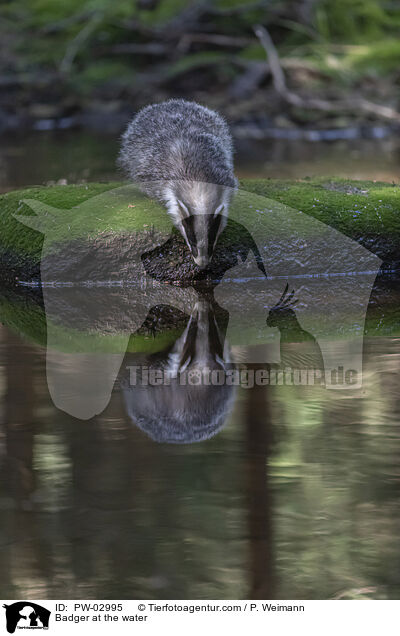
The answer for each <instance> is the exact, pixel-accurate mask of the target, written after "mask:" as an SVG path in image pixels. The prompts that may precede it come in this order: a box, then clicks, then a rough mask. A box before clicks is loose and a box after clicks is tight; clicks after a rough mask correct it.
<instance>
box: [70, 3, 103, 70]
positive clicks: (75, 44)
mask: <svg viewBox="0 0 400 636" xmlns="http://www.w3.org/2000/svg"><path fill="white" fill-rule="evenodd" d="M102 19H103V15H102V14H101V13H95V14H94V15H93V16H92V18H91V20H89V21H88V22H87V23H86V24H85V26H84V27H83V28H82V29H81V30H80V31H79V33H78V34H77V35H76V36H75V37H74V38H73V39H72V40H71V41H70V42H69V44H68V46H67V50H66V51H65V55H64V57H63V59H62V60H61V63H60V67H59V70H60V73H65V74H67V73H69V72H70V71H71V68H72V64H73V62H74V60H75V57H76V56H77V54H78V52H79V49H80V48H81V46H82V44H83V43H84V42H85V40H87V39H88V38H89V37H90V36H91V34H92V33H93V31H94V30H95V29H96V27H97V25H98V24H99V23H100V22H101V21H102Z"/></svg>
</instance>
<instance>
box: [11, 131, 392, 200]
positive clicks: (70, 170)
mask: <svg viewBox="0 0 400 636" xmlns="http://www.w3.org/2000/svg"><path fill="white" fill-rule="evenodd" d="M118 144H119V141H118V135H116V134H115V135H107V136H99V135H95V134H92V133H84V132H67V131H65V132H62V131H57V132H41V133H31V134H29V135H28V136H25V135H24V136H23V135H21V136H19V137H18V138H15V136H14V135H13V136H9V137H2V138H0V192H1V191H5V190H8V189H13V188H18V187H22V186H26V185H40V184H45V183H54V182H57V181H59V180H67V182H68V183H81V182H83V181H97V180H102V181H107V180H112V179H116V180H121V174H119V173H118V172H117V171H116V168H115V157H116V155H117V152H118ZM236 148H237V153H236V159H235V161H236V166H237V172H238V174H239V176H241V177H276V178H282V177H283V178H296V179H297V178H302V177H305V176H313V175H315V176H318V175H320V176H326V175H329V176H343V177H348V178H352V179H377V180H382V181H398V178H399V172H400V140H399V139H398V137H397V136H395V135H393V136H389V137H387V138H385V139H383V140H380V141H377V140H351V141H345V140H339V141H336V142H332V143H313V142H305V141H284V140H264V141H251V140H250V141H246V140H243V139H240V140H237V142H236Z"/></svg>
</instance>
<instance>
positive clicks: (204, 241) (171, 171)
mask: <svg viewBox="0 0 400 636" xmlns="http://www.w3.org/2000/svg"><path fill="white" fill-rule="evenodd" d="M119 164H120V165H121V166H122V167H123V169H124V170H125V171H126V172H127V174H128V175H129V177H130V178H131V179H132V180H133V181H134V182H135V183H137V184H138V185H139V186H140V188H141V189H142V190H143V191H145V192H146V193H147V194H148V195H149V196H151V197H153V198H156V199H158V200H159V201H160V202H162V203H163V204H164V205H165V206H166V208H167V211H168V213H169V214H170V216H171V219H172V221H173V223H174V225H175V226H176V227H177V228H178V229H179V231H180V232H181V234H182V236H183V238H184V239H185V241H186V243H187V245H188V247H189V249H190V251H191V252H192V255H193V258H194V260H195V262H196V263H197V265H199V267H202V268H204V267H206V266H207V264H208V262H209V260H210V258H211V256H212V252H213V250H214V247H215V244H216V242H217V239H218V236H219V235H220V233H221V232H222V230H223V229H224V227H225V225H226V222H227V215H228V209H229V204H230V200H231V195H232V191H233V190H234V188H236V184H237V182H236V179H235V176H234V174H233V148H232V139H231V136H230V133H229V129H228V126H227V124H226V122H225V121H224V120H223V118H222V117H221V116H220V115H218V113H216V112H214V111H212V110H209V109H208V108H205V107H204V106H200V105H199V104H196V103H195V102H188V101H185V100H183V99H171V100H168V101H166V102H163V103H161V104H152V105H150V106H146V107H145V108H143V110H141V111H140V112H139V113H138V114H137V115H136V116H135V117H134V119H133V120H132V121H131V123H130V124H129V126H128V128H127V130H126V131H125V133H124V135H123V138H122V147H121V152H120V155H119Z"/></svg>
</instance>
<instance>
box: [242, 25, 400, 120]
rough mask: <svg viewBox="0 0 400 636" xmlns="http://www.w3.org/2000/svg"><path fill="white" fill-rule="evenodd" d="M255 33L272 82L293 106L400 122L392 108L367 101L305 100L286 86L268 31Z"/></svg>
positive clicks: (399, 114)
mask: <svg viewBox="0 0 400 636" xmlns="http://www.w3.org/2000/svg"><path fill="white" fill-rule="evenodd" d="M253 29H254V33H255V34H256V36H257V37H258V39H259V41H260V43H261V46H262V47H263V48H264V50H265V52H266V54H267V57H268V62H269V68H270V71H271V75H272V82H273V85H274V88H275V90H276V92H277V93H278V95H280V96H281V97H282V98H283V99H284V100H285V101H287V102H288V103H289V104H291V105H292V106H297V107H298V108H305V109H308V108H309V109H313V110H321V111H324V112H331V111H349V110H351V111H354V110H356V109H357V108H358V109H359V110H362V111H364V112H365V113H369V114H373V115H375V116H376V117H379V118H381V119H389V120H391V121H397V122H400V113H399V112H398V111H396V110H395V109H394V108H391V107H390V106H382V105H381V104H374V103H373V102H370V101H368V100H366V99H363V98H360V99H352V100H340V101H339V100H338V101H328V100H326V99H319V98H315V97H311V98H304V97H301V96H300V95H298V94H297V93H294V92H293V91H291V90H289V88H288V87H287V84H286V77H285V74H284V72H283V69H282V65H281V61H280V59H279V55H278V52H277V50H276V48H275V45H274V43H273V41H272V38H271V36H270V34H269V33H268V31H267V29H266V28H265V27H263V26H261V25H256V26H254V27H253Z"/></svg>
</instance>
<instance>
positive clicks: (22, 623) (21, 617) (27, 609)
mask: <svg viewBox="0 0 400 636" xmlns="http://www.w3.org/2000/svg"><path fill="white" fill-rule="evenodd" d="M3 607H4V608H5V610H6V621H7V631H8V633H9V634H13V633H14V632H15V630H16V628H17V627H18V628H19V629H21V628H22V629H48V628H49V618H50V614H51V612H50V610H48V609H46V608H45V607H42V606H41V605H37V603H31V601H19V602H17V603H12V605H3Z"/></svg>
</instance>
